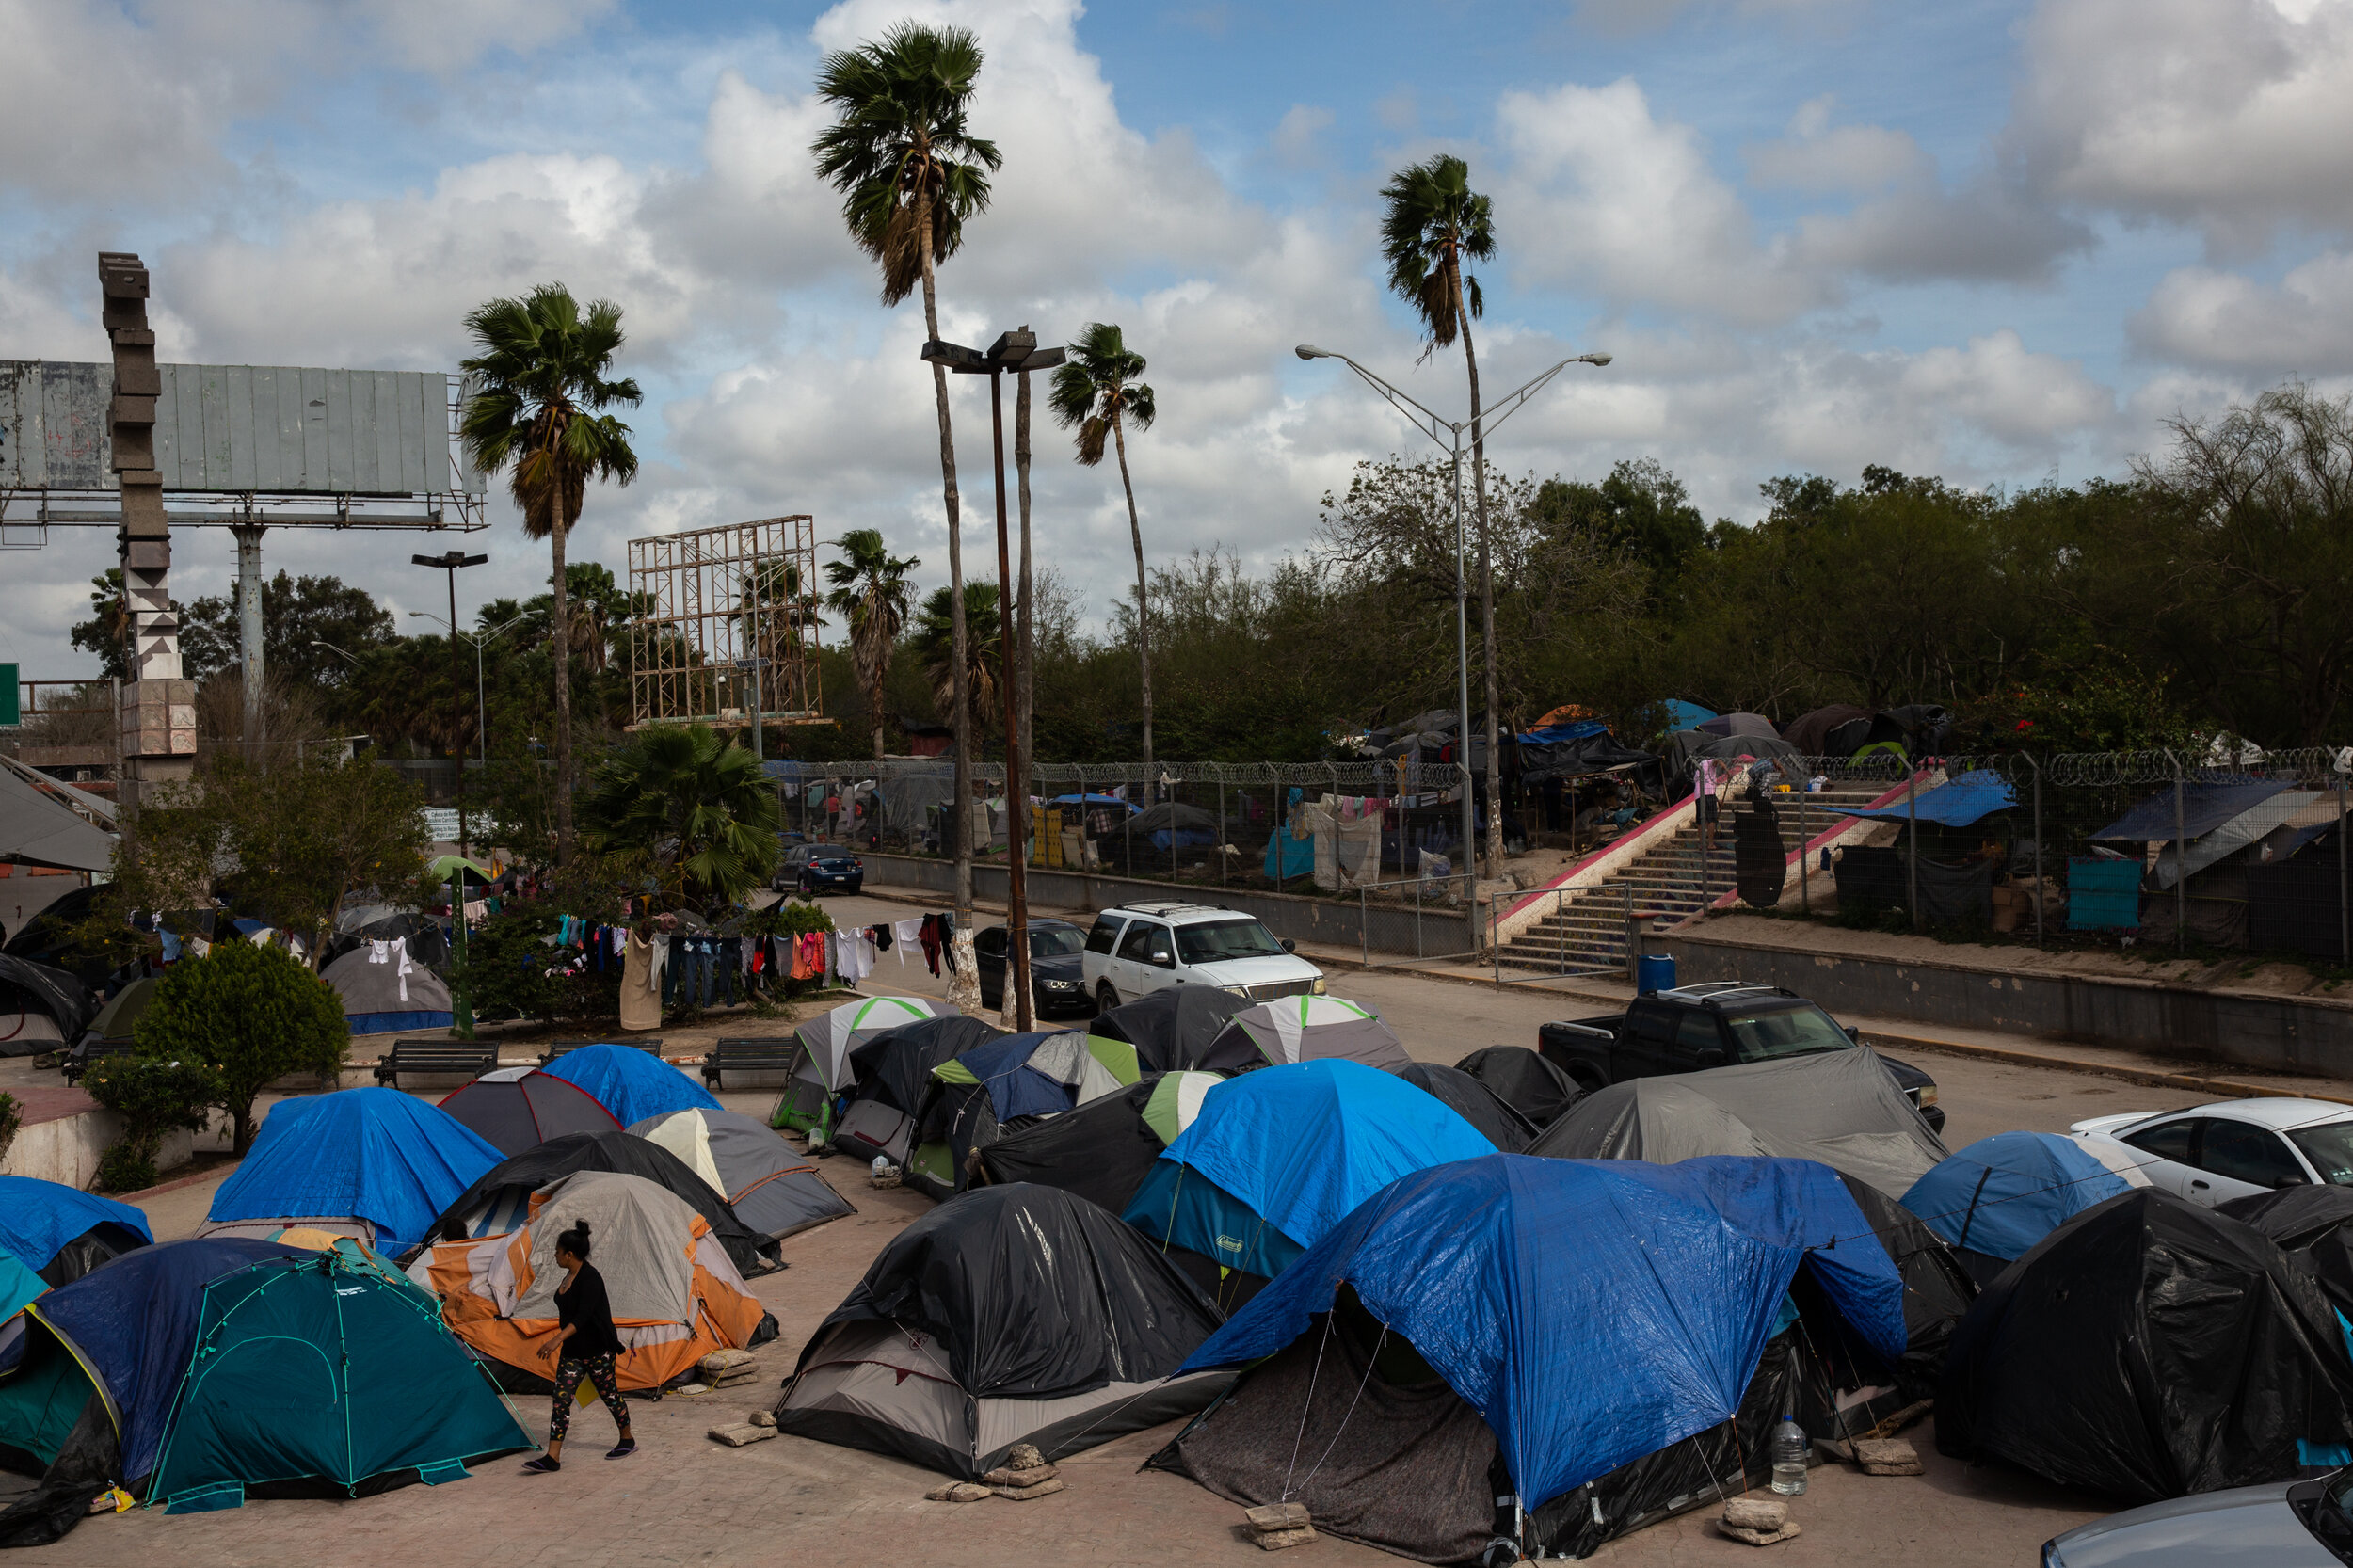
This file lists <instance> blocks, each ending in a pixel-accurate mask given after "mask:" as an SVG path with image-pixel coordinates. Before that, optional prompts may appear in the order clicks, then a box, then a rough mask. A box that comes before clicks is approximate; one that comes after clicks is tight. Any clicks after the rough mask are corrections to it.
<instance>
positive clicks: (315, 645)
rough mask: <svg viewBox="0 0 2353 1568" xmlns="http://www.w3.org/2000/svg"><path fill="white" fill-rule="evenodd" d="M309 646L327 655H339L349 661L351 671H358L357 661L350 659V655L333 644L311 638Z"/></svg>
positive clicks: (358, 664) (358, 663)
mask: <svg viewBox="0 0 2353 1568" xmlns="http://www.w3.org/2000/svg"><path fill="white" fill-rule="evenodd" d="M311 646H312V648H325V649H327V651H328V652H329V653H333V654H339V655H341V656H342V657H344V658H345V659H351V667H352V668H353V669H358V668H359V667H360V661H359V660H357V659H352V658H351V655H350V654H348V653H344V650H343V649H342V648H337V647H336V646H335V645H334V644H333V643H328V642H321V641H320V640H319V639H318V638H316V637H313V638H312V639H311Z"/></svg>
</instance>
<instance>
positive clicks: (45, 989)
mask: <svg viewBox="0 0 2353 1568" xmlns="http://www.w3.org/2000/svg"><path fill="white" fill-rule="evenodd" d="M91 1010H92V1003H91V1001H90V995H89V991H88V988H87V987H85V986H84V985H83V984H82V983H81V982H80V981H79V980H76V979H75V978H74V977H73V976H72V975H70V974H68V973H66V971H65V970H63V969H56V968H50V967H49V966H48V965H46V964H37V963H35V962H33V961H32V960H31V959H29V958H17V957H14V956H11V955H8V954H6V953H0V1056H31V1055H34V1054H36V1053H38V1052H41V1051H52V1050H56V1048H58V1047H59V1046H61V1045H64V1044H65V1043H66V1042H68V1041H71V1040H77V1039H79V1038H81V1034H82V1031H83V1029H84V1028H86V1027H87V1026H88V1023H89V1019H90V1013H91Z"/></svg>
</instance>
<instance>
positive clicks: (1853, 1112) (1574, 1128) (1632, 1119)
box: [1528, 1047, 1946, 1200]
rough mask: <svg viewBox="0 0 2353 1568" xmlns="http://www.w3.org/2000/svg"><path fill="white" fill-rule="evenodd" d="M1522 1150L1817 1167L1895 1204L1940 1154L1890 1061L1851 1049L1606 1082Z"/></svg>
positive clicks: (1568, 1156)
mask: <svg viewBox="0 0 2353 1568" xmlns="http://www.w3.org/2000/svg"><path fill="white" fill-rule="evenodd" d="M1528 1152H1529V1154H1543V1155H1551V1156H1553V1157H1555V1158H1557V1159H1562V1160H1650V1161H1651V1162H1653V1163H1654V1164H1659V1165H1671V1164H1673V1163H1674V1162H1675V1161H1676V1160H1689V1159H1691V1158H1692V1157H1693V1156H1695V1155H1704V1154H1740V1155H1771V1156H1775V1157H1778V1158H1781V1159H1788V1160H1820V1161H1821V1162H1822V1163H1823V1164H1825V1165H1828V1166H1829V1167H1830V1168H1831V1169H1832V1170H1833V1171H1836V1172H1838V1173H1839V1174H1840V1175H1842V1176H1852V1177H1854V1178H1855V1179H1856V1180H1857V1181H1860V1182H1863V1183H1864V1184H1865V1185H1866V1186H1869V1187H1873V1188H1876V1189H1878V1190H1879V1191H1880V1192H1884V1193H1886V1194H1887V1195H1888V1196H1889V1197H1891V1198H1895V1199H1897V1200H1901V1198H1902V1197H1903V1195H1904V1194H1905V1193H1906V1192H1910V1191H1911V1190H1912V1184H1913V1182H1915V1181H1918V1180H1919V1179H1920V1178H1921V1177H1922V1176H1926V1175H1927V1174H1928V1172H1929V1167H1930V1166H1932V1165H1934V1164H1935V1163H1936V1162H1937V1161H1939V1160H1943V1159H1944V1158H1945V1153H1946V1150H1945V1144H1944V1143H1943V1141H1942V1140H1940V1139H1939V1138H1938V1137H1937V1136H1936V1134H1935V1133H1934V1132H1933V1131H1931V1130H1930V1129H1929V1124H1928V1123H1927V1122H1925V1121H1923V1120H1921V1118H1920V1112H1917V1111H1915V1110H1914V1109H1913V1105H1912V1102H1911V1101H1910V1100H1908V1099H1906V1098H1905V1097H1904V1092H1903V1090H1902V1088H1901V1087H1899V1086H1898V1085H1897V1082H1896V1076H1895V1075H1894V1074H1893V1073H1891V1072H1889V1071H1888V1070H1887V1064H1886V1063H1884V1062H1881V1060H1880V1059H1879V1055H1878V1053H1877V1052H1875V1051H1871V1050H1866V1049H1864V1048H1860V1047H1858V1048H1855V1049H1853V1050H1829V1051H1817V1052H1815V1053H1814V1054H1811V1055H1807V1056H1791V1057H1785V1058H1783V1059H1782V1060H1780V1061H1776V1062H1743V1063H1740V1064H1737V1065H1734V1066H1730V1067H1711V1068H1708V1069H1707V1070H1705V1071H1704V1072H1696V1073H1679V1074H1676V1075H1674V1076H1673V1077H1669V1078H1638V1079H1635V1080H1631V1081H1630V1082H1625V1083H1613V1084H1611V1085H1610V1086H1609V1088H1607V1089H1601V1090H1596V1091H1595V1092H1594V1093H1593V1094H1590V1095H1588V1096H1585V1097H1584V1098H1583V1099H1581V1100H1579V1101H1577V1105H1576V1106H1575V1107H1574V1108H1573V1109H1572V1110H1571V1111H1570V1112H1568V1114H1566V1115H1564V1116H1562V1117H1561V1119H1560V1120H1559V1121H1557V1122H1555V1123H1553V1124H1552V1126H1551V1127H1549V1128H1545V1132H1544V1135H1543V1136H1542V1137H1540V1138H1538V1139H1537V1140H1536V1141H1535V1142H1534V1143H1533V1144H1529V1148H1528Z"/></svg>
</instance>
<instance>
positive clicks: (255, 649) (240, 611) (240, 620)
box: [230, 523, 266, 766]
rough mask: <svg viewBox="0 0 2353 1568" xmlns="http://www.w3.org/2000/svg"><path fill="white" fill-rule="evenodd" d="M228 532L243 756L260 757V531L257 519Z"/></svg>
mask: <svg viewBox="0 0 2353 1568" xmlns="http://www.w3.org/2000/svg"><path fill="white" fill-rule="evenodd" d="M230 532H231V533H232V534H233V535H235V536H236V539H237V656H238V657H237V668H238V677H237V685H238V691H239V695H240V696H243V697H244V699H245V757H246V760H247V761H248V763H251V764H253V765H255V766H259V765H260V763H261V760H262V688H263V681H264V676H265V673H266V672H265V671H264V669H263V667H262V534H263V532H264V530H263V528H262V525H261V524H259V523H245V524H240V525H239V526H237V527H235V528H232V529H231V530H230Z"/></svg>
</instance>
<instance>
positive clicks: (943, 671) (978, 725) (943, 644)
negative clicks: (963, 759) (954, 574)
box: [913, 583, 1004, 736]
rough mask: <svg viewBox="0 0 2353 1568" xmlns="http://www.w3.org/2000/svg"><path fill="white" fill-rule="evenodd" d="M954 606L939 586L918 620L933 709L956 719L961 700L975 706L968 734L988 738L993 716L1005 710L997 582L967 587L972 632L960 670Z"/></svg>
mask: <svg viewBox="0 0 2353 1568" xmlns="http://www.w3.org/2000/svg"><path fill="white" fill-rule="evenodd" d="M951 603H952V600H951V598H950V594H949V590H948V589H947V588H946V587H945V586H942V587H937V588H934V589H933V590H932V591H931V593H930V594H929V595H928V596H926V597H925V599H924V600H923V609H922V612H921V613H920V615H918V616H916V617H915V636H914V639H913V642H914V651H915V657H916V662H917V663H918V664H920V665H921V666H922V668H923V674H924V676H925V677H926V678H927V679H928V680H930V681H931V688H932V706H933V709H934V710H935V711H936V712H937V713H938V714H939V716H940V717H941V718H943V719H948V718H951V717H952V714H953V713H954V712H955V710H954V708H953V706H952V705H953V704H954V703H955V702H956V700H957V699H958V698H962V699H963V700H964V701H966V702H968V703H969V704H970V705H971V706H970V708H969V709H968V712H966V714H965V725H964V728H965V732H966V733H967V734H969V735H974V736H979V735H984V734H986V733H987V731H988V726H989V718H990V715H991V714H994V713H997V712H1000V710H999V708H998V700H999V694H998V687H997V680H998V677H999V675H1000V673H1001V672H1002V670H1003V668H1004V635H1003V629H1002V628H1001V627H1000V626H999V625H998V623H997V584H994V583H967V584H965V585H964V622H965V625H966V626H968V628H970V629H971V630H970V634H969V635H968V636H967V637H966V638H965V640H964V644H963V647H964V664H963V667H962V670H961V672H959V670H958V667H957V664H956V647H957V644H956V636H955V620H954V617H953V616H952V614H951V613H950V605H951Z"/></svg>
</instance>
